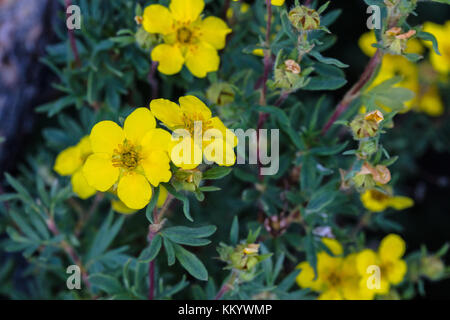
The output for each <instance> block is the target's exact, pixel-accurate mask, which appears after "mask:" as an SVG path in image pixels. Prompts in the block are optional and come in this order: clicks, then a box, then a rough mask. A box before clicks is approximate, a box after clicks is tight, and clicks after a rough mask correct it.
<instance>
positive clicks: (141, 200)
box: [117, 173, 152, 210]
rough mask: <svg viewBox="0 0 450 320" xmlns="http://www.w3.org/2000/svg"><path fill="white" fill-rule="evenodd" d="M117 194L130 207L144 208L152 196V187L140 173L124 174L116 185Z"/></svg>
mask: <svg viewBox="0 0 450 320" xmlns="http://www.w3.org/2000/svg"><path fill="white" fill-rule="evenodd" d="M117 196H118V197H119V199H120V200H121V201H122V202H123V203H124V204H125V205H126V206H127V207H128V208H130V209H135V210H139V209H142V208H144V207H145V206H146V205H147V204H148V203H149V201H150V198H151V197H152V188H151V187H150V185H149V183H148V181H147V179H145V177H144V176H143V175H141V174H136V173H134V174H133V173H132V174H127V175H124V176H123V177H122V178H121V179H120V181H119V184H118V185H117Z"/></svg>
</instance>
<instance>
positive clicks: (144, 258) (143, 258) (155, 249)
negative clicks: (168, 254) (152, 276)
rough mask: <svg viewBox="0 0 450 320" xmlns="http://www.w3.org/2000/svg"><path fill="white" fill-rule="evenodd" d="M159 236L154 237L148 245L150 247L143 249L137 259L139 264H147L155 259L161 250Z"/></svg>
mask: <svg viewBox="0 0 450 320" xmlns="http://www.w3.org/2000/svg"><path fill="white" fill-rule="evenodd" d="M161 238H162V237H161V236H160V235H159V234H157V235H155V236H154V237H153V239H152V241H151V243H150V245H149V246H148V247H147V248H145V249H144V250H143V251H142V253H141V255H140V258H139V262H142V263H149V262H150V261H152V260H153V259H155V258H156V256H157V255H158V253H159V251H160V250H161V244H162V241H161Z"/></svg>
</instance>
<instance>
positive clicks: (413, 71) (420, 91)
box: [359, 21, 450, 116]
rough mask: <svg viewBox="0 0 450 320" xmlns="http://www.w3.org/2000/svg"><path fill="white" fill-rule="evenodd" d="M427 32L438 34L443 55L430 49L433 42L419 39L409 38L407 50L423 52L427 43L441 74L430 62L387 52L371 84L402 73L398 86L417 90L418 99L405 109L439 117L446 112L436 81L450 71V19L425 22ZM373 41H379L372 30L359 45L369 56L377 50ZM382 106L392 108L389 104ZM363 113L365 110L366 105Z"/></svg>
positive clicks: (372, 85)
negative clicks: (412, 60)
mask: <svg viewBox="0 0 450 320" xmlns="http://www.w3.org/2000/svg"><path fill="white" fill-rule="evenodd" d="M424 31H426V32H429V33H432V34H433V35H434V36H435V37H436V39H437V40H438V42H439V45H440V47H441V50H440V51H441V55H438V54H437V53H436V52H434V50H432V49H431V44H430V42H423V44H422V42H420V41H419V40H417V39H410V40H408V42H407V47H406V49H405V53H407V54H411V53H414V54H420V55H421V54H423V53H424V51H425V48H424V45H425V46H426V47H428V48H430V62H431V65H432V67H433V68H434V70H436V71H437V72H438V73H439V74H440V75H436V74H433V72H434V71H433V70H432V68H431V67H430V66H429V65H428V64H427V63H421V64H419V65H418V64H417V63H414V62H411V61H409V60H408V59H407V58H406V57H404V56H401V55H393V54H385V55H384V57H383V61H382V65H381V69H380V71H379V74H378V76H377V78H376V79H375V80H374V81H373V83H372V84H371V87H374V86H376V85H379V84H380V83H382V82H383V81H386V80H388V79H391V78H393V77H395V76H402V77H403V79H402V81H400V82H399V83H398V84H397V86H399V87H403V88H406V89H409V90H411V91H413V92H414V93H415V98H414V99H413V100H411V101H408V102H407V104H406V106H407V108H406V110H404V111H405V112H406V111H409V110H410V109H415V110H418V111H421V112H425V113H426V114H428V115H430V116H440V115H442V113H443V112H444V105H443V102H442V99H441V97H440V95H439V90H438V87H437V80H439V77H446V76H447V75H448V73H449V72H450V53H449V52H448V49H447V47H448V46H449V44H450V43H449V40H448V36H447V35H448V33H449V32H450V21H448V22H447V23H446V24H445V25H442V26H441V25H438V24H434V23H432V22H427V23H425V24H424ZM374 43H376V39H375V33H374V32H373V31H372V32H367V33H365V34H363V35H362V36H361V37H360V39H359V46H360V48H361V50H362V51H363V52H364V53H365V54H366V55H367V56H373V55H374V54H375V51H376V49H375V48H374V47H372V44H374ZM382 107H383V108H384V109H385V110H387V111H389V108H388V107H387V106H382ZM362 112H363V113H364V112H365V108H363V110H362Z"/></svg>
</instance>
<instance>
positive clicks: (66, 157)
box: [53, 136, 96, 199]
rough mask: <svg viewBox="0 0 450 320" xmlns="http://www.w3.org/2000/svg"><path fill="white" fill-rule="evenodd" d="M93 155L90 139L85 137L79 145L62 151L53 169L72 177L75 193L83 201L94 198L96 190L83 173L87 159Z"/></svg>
mask: <svg viewBox="0 0 450 320" xmlns="http://www.w3.org/2000/svg"><path fill="white" fill-rule="evenodd" d="M91 153H92V149H91V143H90V141H89V137H88V136H86V137H83V138H82V139H81V140H80V142H78V144H76V145H75V146H72V147H69V148H67V149H64V150H63V151H61V152H60V153H59V154H58V156H57V157H56V161H55V165H54V167H53V169H54V170H55V171H56V172H57V173H58V174H60V175H62V176H71V178H70V182H71V184H72V190H73V192H74V193H75V194H76V195H77V196H79V197H80V198H81V199H87V198H89V197H91V196H93V195H94V194H95V192H96V190H95V189H94V188H93V187H91V186H90V185H89V184H88V183H87V181H86V179H85V178H84V175H83V173H82V167H83V164H84V162H85V160H86V159H87V157H88V156H89V155H90V154H91Z"/></svg>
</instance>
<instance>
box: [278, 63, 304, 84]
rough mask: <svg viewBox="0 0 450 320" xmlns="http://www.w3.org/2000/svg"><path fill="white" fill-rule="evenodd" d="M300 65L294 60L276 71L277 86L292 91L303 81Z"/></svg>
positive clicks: (280, 66)
mask: <svg viewBox="0 0 450 320" xmlns="http://www.w3.org/2000/svg"><path fill="white" fill-rule="evenodd" d="M300 72H301V68H300V65H299V64H298V63H297V62H295V61H294V60H291V59H289V60H286V61H285V62H284V63H283V64H281V65H279V66H278V67H277V68H276V69H275V86H276V87H278V88H282V89H287V90H289V89H292V88H294V87H295V85H296V84H297V83H299V82H300V81H301V78H302V76H301V75H300Z"/></svg>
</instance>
